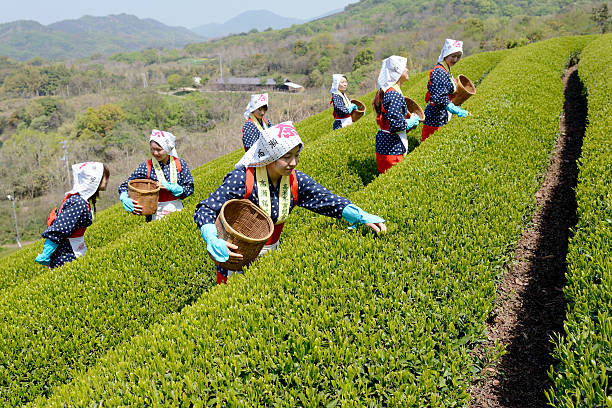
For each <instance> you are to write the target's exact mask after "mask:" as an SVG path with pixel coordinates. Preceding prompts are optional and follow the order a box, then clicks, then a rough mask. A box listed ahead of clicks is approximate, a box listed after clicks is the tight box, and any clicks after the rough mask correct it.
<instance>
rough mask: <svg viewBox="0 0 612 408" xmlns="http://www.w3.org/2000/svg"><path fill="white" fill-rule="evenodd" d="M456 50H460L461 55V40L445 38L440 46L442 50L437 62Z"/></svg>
mask: <svg viewBox="0 0 612 408" xmlns="http://www.w3.org/2000/svg"><path fill="white" fill-rule="evenodd" d="M456 52H460V53H461V55H463V41H456V40H451V39H450V38H447V39H446V41H444V46H443V47H442V51H441V52H440V56H439V57H438V62H442V61H444V58H446V57H448V56H449V55H451V54H454V53H456Z"/></svg>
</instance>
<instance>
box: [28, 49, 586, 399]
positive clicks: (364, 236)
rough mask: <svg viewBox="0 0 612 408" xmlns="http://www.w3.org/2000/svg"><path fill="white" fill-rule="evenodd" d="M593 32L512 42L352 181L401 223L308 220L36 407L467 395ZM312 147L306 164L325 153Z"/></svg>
mask: <svg viewBox="0 0 612 408" xmlns="http://www.w3.org/2000/svg"><path fill="white" fill-rule="evenodd" d="M585 42H586V40H585V39H583V38H563V39H556V40H553V41H546V42H543V43H540V44H535V45H531V46H528V47H525V48H520V49H514V50H511V51H510V52H508V54H507V58H505V59H503V60H502V61H501V62H500V63H499V64H498V65H497V66H496V67H495V69H493V70H492V71H491V73H490V74H489V75H488V76H487V77H486V78H485V80H484V81H483V82H482V84H481V87H480V88H479V91H478V94H477V95H476V96H474V97H472V98H471V99H470V100H469V101H468V102H466V107H467V108H468V109H469V110H470V111H471V112H472V114H473V117H471V118H467V119H466V120H454V119H453V120H452V121H451V123H449V124H448V125H447V126H446V127H445V128H444V129H443V130H442V131H441V132H438V133H436V134H435V135H433V136H432V137H430V138H429V139H428V140H427V141H426V142H425V143H424V144H423V145H421V146H420V147H419V148H418V149H416V150H415V151H413V152H412V153H411V154H409V155H408V156H407V157H406V159H405V160H404V161H403V162H402V163H400V164H399V165H397V166H394V167H393V168H392V169H391V170H389V171H388V172H387V173H385V174H384V175H382V176H379V177H377V178H376V179H375V180H374V181H373V182H371V183H370V184H368V185H367V186H366V187H365V188H363V189H361V190H360V191H357V192H355V193H351V194H349V197H350V198H351V199H352V200H353V201H354V202H355V203H357V204H358V205H360V206H361V207H363V208H364V209H366V210H367V211H369V212H372V213H376V214H380V215H382V216H383V217H385V218H386V219H387V222H388V227H389V232H388V234H387V235H385V236H381V237H378V238H375V237H374V236H373V234H372V233H370V232H367V231H365V230H357V231H354V232H349V231H347V230H346V224H345V223H344V222H342V221H333V220H329V219H326V218H323V217H317V218H315V219H313V220H312V221H311V222H309V223H304V224H303V226H302V228H300V229H299V230H296V231H295V232H294V233H292V234H290V235H289V236H287V237H286V239H285V241H284V242H283V244H282V247H281V248H280V249H279V250H278V251H275V252H273V253H270V254H268V255H266V256H265V257H263V258H262V259H261V260H259V261H257V262H256V263H255V264H253V265H252V266H251V267H250V268H249V271H248V272H247V273H246V274H245V275H242V276H237V277H235V278H232V279H230V281H229V284H228V285H223V286H218V287H215V288H213V289H212V290H210V291H209V292H208V293H207V294H206V295H205V296H202V297H201V298H200V299H199V301H198V302H197V303H196V304H195V305H192V306H187V307H185V308H184V309H183V310H182V311H181V313H175V314H172V315H169V316H168V317H167V318H166V319H164V320H163V321H160V322H159V323H157V324H155V325H152V326H151V327H150V328H149V329H147V330H145V331H144V332H142V333H140V334H138V335H136V336H135V337H133V338H132V339H131V340H130V341H129V342H126V343H124V344H122V345H120V346H119V347H117V348H116V349H115V350H113V351H111V352H109V353H108V354H106V355H105V356H104V357H102V358H100V359H99V361H98V363H97V364H96V365H95V367H93V368H91V369H90V370H88V371H85V372H82V373H81V374H79V375H78V376H76V377H75V378H74V380H73V381H72V382H71V383H70V384H68V385H65V386H61V387H59V388H57V389H55V390H54V392H53V395H52V396H51V399H49V400H45V399H42V398H41V399H39V400H37V401H36V403H37V405H41V406H43V405H46V406H64V405H70V404H77V405H90V406H99V405H111V406H114V405H157V406H162V405H164V406H165V405H172V406H175V405H176V406H179V405H180V406H192V405H193V406H204V405H206V406H245V407H246V406H249V407H250V406H313V407H314V406H316V407H318V406H328V407H333V406H401V407H408V406H436V407H438V406H446V407H459V406H465V405H467V404H468V403H469V401H468V400H469V395H468V393H467V391H466V388H467V386H468V385H469V381H470V379H471V378H472V376H473V375H474V374H475V373H476V372H478V371H479V364H480V363H481V362H479V361H477V360H476V359H475V357H474V356H473V355H472V354H471V353H470V351H471V350H472V349H473V347H474V343H475V342H478V341H479V340H481V339H482V338H483V337H484V332H485V321H486V319H487V318H488V316H489V314H490V311H491V310H492V308H493V302H494V299H495V279H496V278H497V277H498V276H499V275H500V274H501V273H502V272H503V267H504V266H505V265H507V264H508V263H509V262H510V260H511V259H512V252H513V249H514V247H515V245H516V241H517V240H518V238H519V236H520V234H521V232H522V230H523V228H524V226H525V224H526V222H527V219H528V218H529V215H530V214H531V212H532V211H533V209H534V206H535V203H534V195H535V192H536V191H537V190H538V188H539V186H540V182H541V175H542V174H543V173H544V172H545V170H546V168H547V165H548V161H549V154H550V151H551V149H552V146H553V145H554V140H555V137H556V134H557V132H558V115H559V113H560V111H561V109H562V103H563V89H562V83H561V79H560V78H561V75H560V74H561V73H562V71H563V68H564V64H565V61H566V59H567V56H568V55H569V54H570V53H571V52H575V51H576V50H579V49H580V48H582V46H583V45H584V43H585ZM534 66H536V69H534ZM421 89H423V88H421ZM366 120H367V119H366ZM363 126H364V130H363V132H358V129H359V128H360V127H359V126H355V125H353V126H351V127H349V128H346V129H343V130H342V131H340V133H333V134H331V135H330V136H326V137H325V139H324V140H322V141H321V143H324V142H327V141H328V140H329V138H340V137H342V135H343V134H344V133H346V134H347V135H349V134H350V135H351V137H354V138H355V140H354V139H351V140H352V141H354V142H355V143H360V142H358V140H359V139H364V138H365V139H368V140H369V142H370V143H371V144H373V136H374V134H373V133H371V132H370V131H369V129H367V122H365V123H364V125H363ZM353 132H355V133H353ZM330 143H331V142H330ZM316 148H318V146H316V147H315V149H316ZM307 151H308V150H307V149H305V151H304V157H303V162H304V164H306V163H307V162H308V159H307V158H308V157H312V158H313V159H314V158H316V157H319V158H320V157H321V156H318V155H320V153H321V151H319V152H317V153H318V155H316V154H313V155H312V156H309V155H306V153H307ZM327 153H328V154H330V155H333V156H334V157H336V158H337V160H339V161H340V162H342V160H343V159H342V157H343V156H344V155H345V153H344V151H343V150H336V151H333V152H327ZM328 181H329V182H332V180H327V179H326V180H325V182H326V183H327V182H328Z"/></svg>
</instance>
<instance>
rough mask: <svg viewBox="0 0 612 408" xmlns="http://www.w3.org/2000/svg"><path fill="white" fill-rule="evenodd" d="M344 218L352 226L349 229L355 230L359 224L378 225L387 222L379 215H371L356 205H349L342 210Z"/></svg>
mask: <svg viewBox="0 0 612 408" xmlns="http://www.w3.org/2000/svg"><path fill="white" fill-rule="evenodd" d="M342 218H344V219H345V220H346V221H347V222H348V223H349V224H351V226H350V227H349V229H353V228H355V227H356V226H357V224H367V223H372V224H376V223H378V222H385V220H383V219H382V218H380V217H379V216H378V215H374V214H369V213H367V212H365V211H363V210H362V209H361V208H359V207H357V206H356V205H355V204H349V205H347V206H346V207H344V210H342Z"/></svg>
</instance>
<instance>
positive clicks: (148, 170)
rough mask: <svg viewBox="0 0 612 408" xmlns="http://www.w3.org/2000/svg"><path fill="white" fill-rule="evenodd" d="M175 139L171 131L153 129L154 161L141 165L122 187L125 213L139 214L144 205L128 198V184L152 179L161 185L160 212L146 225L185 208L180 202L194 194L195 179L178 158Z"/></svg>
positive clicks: (150, 144) (120, 194)
mask: <svg viewBox="0 0 612 408" xmlns="http://www.w3.org/2000/svg"><path fill="white" fill-rule="evenodd" d="M175 144H176V138H175V137H174V135H173V134H172V133H170V132H163V131H161V130H157V129H153V132H152V133H151V136H150V137H149V148H150V150H151V155H152V156H153V158H152V159H149V160H147V161H145V162H143V163H140V165H139V166H138V168H137V169H136V170H134V172H133V173H132V175H131V176H130V177H128V179H127V180H125V181H124V182H123V183H121V185H120V186H119V188H118V190H119V199H120V200H121V202H122V203H123V208H124V209H125V211H127V212H130V213H133V214H136V215H140V214H142V206H141V205H139V204H138V202H137V201H134V200H132V199H131V198H130V197H129V195H128V182H129V181H130V180H134V179H150V180H154V181H158V182H159V183H160V187H161V189H160V191H159V202H158V204H157V212H156V213H155V214H153V215H152V216H151V215H147V216H146V220H147V222H149V221H151V220H156V219H159V218H162V217H164V216H166V215H168V214H170V213H171V212H174V211H180V210H182V209H183V203H182V201H181V200H184V199H185V198H187V197H189V196H190V195H191V194H193V189H194V187H193V177H192V176H191V171H189V167H188V166H187V162H185V160H183V159H179V157H178V154H177V152H176V148H175Z"/></svg>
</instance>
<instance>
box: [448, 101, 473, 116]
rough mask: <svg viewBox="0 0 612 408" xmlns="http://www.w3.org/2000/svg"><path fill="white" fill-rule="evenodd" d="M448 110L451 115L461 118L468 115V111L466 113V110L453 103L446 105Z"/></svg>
mask: <svg viewBox="0 0 612 408" xmlns="http://www.w3.org/2000/svg"><path fill="white" fill-rule="evenodd" d="M446 110H447V111H448V112H450V113H453V114H455V115H457V116H459V117H460V118H463V117H466V116H467V115H468V111H466V110H465V109H461V108H460V107H458V106H456V105H455V104H454V103H452V102H449V103H448V105H446Z"/></svg>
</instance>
